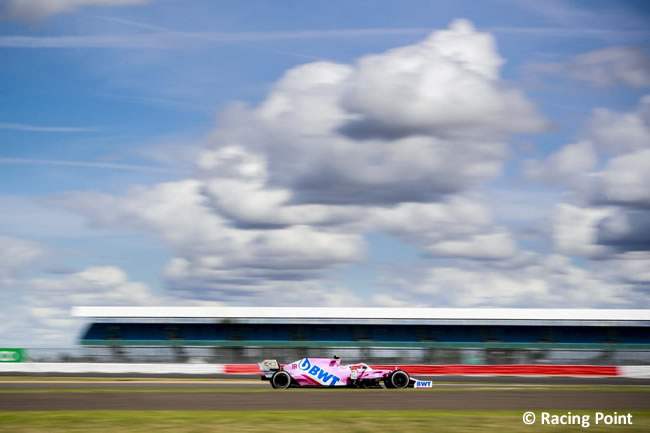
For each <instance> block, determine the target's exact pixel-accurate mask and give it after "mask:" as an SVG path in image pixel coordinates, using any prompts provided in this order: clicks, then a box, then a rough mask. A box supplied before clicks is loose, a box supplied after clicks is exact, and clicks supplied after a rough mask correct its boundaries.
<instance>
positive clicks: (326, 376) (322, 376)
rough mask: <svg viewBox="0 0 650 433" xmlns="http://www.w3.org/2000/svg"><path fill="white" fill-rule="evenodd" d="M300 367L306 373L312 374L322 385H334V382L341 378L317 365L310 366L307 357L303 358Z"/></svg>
mask: <svg viewBox="0 0 650 433" xmlns="http://www.w3.org/2000/svg"><path fill="white" fill-rule="evenodd" d="M300 369H301V370H305V371H306V372H307V374H308V375H310V376H312V377H313V378H314V379H318V380H319V381H320V382H321V383H322V384H323V385H327V382H330V383H329V386H334V384H335V383H336V382H338V381H339V380H341V378H340V377H338V376H335V375H334V374H332V373H328V372H326V371H325V370H323V369H322V368H320V367H319V366H317V365H314V366H312V365H311V362H309V359H308V358H305V359H303V360H302V362H301V363H300Z"/></svg>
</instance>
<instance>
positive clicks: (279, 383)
mask: <svg viewBox="0 0 650 433" xmlns="http://www.w3.org/2000/svg"><path fill="white" fill-rule="evenodd" d="M271 386H272V387H273V388H275V389H287V388H289V387H290V386H291V376H290V375H289V373H287V372H286V371H284V370H279V371H276V372H275V373H274V374H273V376H271Z"/></svg>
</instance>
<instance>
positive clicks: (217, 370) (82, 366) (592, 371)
mask: <svg viewBox="0 0 650 433" xmlns="http://www.w3.org/2000/svg"><path fill="white" fill-rule="evenodd" d="M372 367H373V368H388V369H393V368H395V367H397V368H400V369H402V370H405V371H406V372H407V373H409V374H412V375H441V376H442V375H459V376H467V375H470V376H471V375H485V376H612V377H614V376H617V377H631V378H650V365H626V366H599V365H394V364H392V365H373V366H372ZM0 373H28V374H37V373H89V374H92V373H98V374H103V373H107V374H129V373H136V374H224V373H225V374H261V372H260V370H259V368H258V367H257V365H256V364H144V363H142V364H135V363H134V364H118V363H76V362H21V363H0Z"/></svg>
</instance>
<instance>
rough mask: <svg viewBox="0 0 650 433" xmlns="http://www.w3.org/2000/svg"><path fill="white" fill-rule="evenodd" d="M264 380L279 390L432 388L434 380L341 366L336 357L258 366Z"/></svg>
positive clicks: (267, 362)
mask: <svg viewBox="0 0 650 433" xmlns="http://www.w3.org/2000/svg"><path fill="white" fill-rule="evenodd" d="M257 365H258V366H259V368H260V371H261V372H262V373H263V374H262V380H268V381H270V382H271V386H272V387H273V388H275V389H287V388H289V387H291V386H325V387H331V386H347V387H352V388H381V387H382V385H381V384H382V382H383V384H384V386H385V387H386V388H431V386H432V385H431V382H430V381H419V380H416V379H413V378H412V377H409V375H408V373H406V372H405V371H403V370H398V369H394V370H384V369H381V370H375V369H373V368H371V367H370V366H369V365H367V364H364V363H358V364H349V365H341V360H340V358H339V357H338V356H335V357H334V358H302V359H300V360H298V361H295V362H292V363H289V364H285V365H279V364H278V362H277V361H276V360H275V359H267V360H265V361H262V362H259V363H258V364H257Z"/></svg>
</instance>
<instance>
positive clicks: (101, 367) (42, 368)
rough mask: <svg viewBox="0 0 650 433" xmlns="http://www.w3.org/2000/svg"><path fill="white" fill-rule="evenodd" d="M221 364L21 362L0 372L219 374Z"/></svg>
mask: <svg viewBox="0 0 650 433" xmlns="http://www.w3.org/2000/svg"><path fill="white" fill-rule="evenodd" d="M223 367H224V366H223V364H117V363H79V362H23V363H15V364H0V373H99V374H103V373H108V374H128V373H137V374H220V373H223V372H224V371H223V370H224V369H223Z"/></svg>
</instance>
